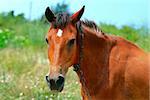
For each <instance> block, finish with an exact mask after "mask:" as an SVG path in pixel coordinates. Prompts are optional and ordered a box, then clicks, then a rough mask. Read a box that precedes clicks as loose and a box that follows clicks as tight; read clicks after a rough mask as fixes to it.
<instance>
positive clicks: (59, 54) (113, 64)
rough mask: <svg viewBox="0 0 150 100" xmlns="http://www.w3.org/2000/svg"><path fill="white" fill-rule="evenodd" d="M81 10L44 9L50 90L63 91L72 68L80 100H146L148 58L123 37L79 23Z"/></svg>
mask: <svg viewBox="0 0 150 100" xmlns="http://www.w3.org/2000/svg"><path fill="white" fill-rule="evenodd" d="M84 9H85V6H83V7H82V8H81V9H80V10H79V11H77V12H75V13H74V14H72V15H71V16H69V15H68V14H67V13H65V12H62V13H58V14H56V15H55V14H54V13H53V12H52V11H51V10H50V8H49V7H47V8H46V11H45V16H46V18H47V20H48V21H49V23H50V24H51V25H50V28H49V30H48V33H47V35H46V42H47V44H48V59H49V62H50V67H49V74H48V75H46V81H47V84H48V86H49V88H50V90H52V91H57V92H61V91H62V90H63V88H64V82H65V76H66V73H67V72H68V69H69V68H70V67H72V66H73V67H74V71H75V72H76V73H77V75H78V77H79V81H80V83H81V95H82V99H83V100H148V99H149V64H148V61H149V55H148V54H147V53H146V52H144V51H143V50H142V49H141V48H139V47H138V46H136V45H135V44H133V43H132V42H130V41H128V40H125V39H124V38H122V37H119V36H115V35H109V34H107V33H104V32H103V31H102V30H100V29H99V28H98V26H97V25H96V24H95V22H93V21H89V20H85V21H83V20H80V18H81V17H82V15H83V13H84Z"/></svg>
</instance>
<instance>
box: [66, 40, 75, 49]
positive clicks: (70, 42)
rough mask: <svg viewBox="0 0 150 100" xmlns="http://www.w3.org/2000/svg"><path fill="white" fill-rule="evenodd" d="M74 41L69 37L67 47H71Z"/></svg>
mask: <svg viewBox="0 0 150 100" xmlns="http://www.w3.org/2000/svg"><path fill="white" fill-rule="evenodd" d="M74 42H75V39H71V40H69V42H68V44H67V45H68V47H71V46H73V44H74Z"/></svg>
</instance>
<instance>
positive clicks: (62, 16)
mask: <svg viewBox="0 0 150 100" xmlns="http://www.w3.org/2000/svg"><path fill="white" fill-rule="evenodd" d="M70 21H71V19H70V16H69V14H67V13H58V14H57V15H56V19H55V21H54V22H53V25H54V27H55V28H61V29H63V28H64V27H65V26H66V25H67V24H68V23H69V22H70ZM80 22H81V24H83V25H85V26H87V27H89V28H90V29H94V30H95V31H100V29H99V28H98V26H97V25H96V23H95V22H94V21H89V20H84V21H83V20H80Z"/></svg>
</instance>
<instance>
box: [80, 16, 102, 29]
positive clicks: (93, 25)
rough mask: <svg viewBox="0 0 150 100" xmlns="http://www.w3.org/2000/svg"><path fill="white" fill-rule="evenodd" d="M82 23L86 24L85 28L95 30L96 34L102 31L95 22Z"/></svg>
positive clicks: (86, 21) (85, 21)
mask: <svg viewBox="0 0 150 100" xmlns="http://www.w3.org/2000/svg"><path fill="white" fill-rule="evenodd" d="M81 23H82V24H84V25H85V26H87V27H89V28H90V29H93V30H95V31H96V32H100V31H101V30H100V29H99V27H98V26H97V24H96V23H95V22H94V21H90V20H87V19H86V20H84V21H83V20H82V21H81Z"/></svg>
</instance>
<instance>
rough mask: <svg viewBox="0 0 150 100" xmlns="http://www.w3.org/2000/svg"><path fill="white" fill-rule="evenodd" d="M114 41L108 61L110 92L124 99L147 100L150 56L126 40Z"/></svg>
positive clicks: (117, 38) (118, 39)
mask: <svg viewBox="0 0 150 100" xmlns="http://www.w3.org/2000/svg"><path fill="white" fill-rule="evenodd" d="M116 41H117V43H116V45H115V46H114V47H113V48H112V50H111V54H110V60H109V65H110V87H111V88H112V91H113V90H115V92H116V94H117V93H118V94H120V95H121V94H123V97H124V98H126V99H128V98H131V99H140V100H142V99H144V100H145V99H147V100H148V98H149V57H150V56H149V55H148V54H146V53H145V52H144V51H143V50H141V49H140V48H138V47H137V46H136V45H134V44H132V43H131V42H129V41H127V40H124V39H122V38H119V37H116ZM116 86H117V88H116ZM116 96H117V95H116ZM118 97H119V96H118Z"/></svg>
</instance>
